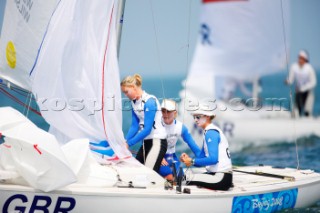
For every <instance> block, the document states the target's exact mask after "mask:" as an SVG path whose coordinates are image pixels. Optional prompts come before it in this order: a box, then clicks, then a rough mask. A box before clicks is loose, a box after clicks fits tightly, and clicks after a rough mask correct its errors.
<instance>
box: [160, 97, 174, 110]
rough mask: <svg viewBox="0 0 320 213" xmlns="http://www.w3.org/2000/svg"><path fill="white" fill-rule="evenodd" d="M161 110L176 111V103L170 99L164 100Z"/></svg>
mask: <svg viewBox="0 0 320 213" xmlns="http://www.w3.org/2000/svg"><path fill="white" fill-rule="evenodd" d="M161 109H166V110H168V111H175V110H177V108H176V102H175V101H173V100H170V99H163V101H162V103H161Z"/></svg>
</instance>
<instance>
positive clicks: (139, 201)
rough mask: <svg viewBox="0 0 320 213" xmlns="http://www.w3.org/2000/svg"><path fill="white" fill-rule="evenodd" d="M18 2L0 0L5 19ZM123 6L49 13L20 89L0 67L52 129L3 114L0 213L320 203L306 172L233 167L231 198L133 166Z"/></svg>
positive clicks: (68, 5)
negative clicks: (127, 132) (121, 47)
mask: <svg viewBox="0 0 320 213" xmlns="http://www.w3.org/2000/svg"><path fill="white" fill-rule="evenodd" d="M26 2H28V1H20V3H21V4H26ZM15 4H17V2H13V1H11V2H9V1H8V2H7V5H6V15H7V11H8V10H7V8H10V12H8V13H9V14H10V15H16V17H17V18H18V19H19V18H20V19H21V17H22V16H21V12H20V10H19V8H22V7H16V6H17V5H15ZM120 5H121V4H120V2H119V1H117V0H96V1H84V0H68V1H63V0H60V1H57V3H56V4H53V6H52V7H51V9H49V10H48V11H47V13H46V14H47V15H46V16H45V17H46V20H47V25H43V26H42V27H41V29H42V32H41V33H40V35H42V36H40V37H39V39H38V40H37V41H34V43H35V45H36V44H37V45H38V48H37V51H36V53H35V55H34V58H33V59H34V63H30V64H31V65H32V66H31V67H28V68H26V70H25V73H24V77H21V78H23V79H24V78H25V79H24V80H23V82H24V83H22V81H19V80H15V81H14V80H11V78H12V79H16V78H15V75H18V74H14V75H13V76H12V77H9V75H10V74H7V75H6V74H5V72H6V71H2V69H1V76H2V77H3V78H5V79H6V80H8V81H10V82H11V83H13V84H15V85H17V86H21V87H22V88H24V89H28V90H30V91H32V93H33V94H35V96H36V97H37V101H38V105H39V107H40V108H41V109H42V110H41V114H42V116H43V117H44V118H45V119H46V121H47V122H48V123H49V124H50V130H49V132H46V131H44V130H41V129H39V128H38V127H36V126H35V125H34V124H32V122H31V121H29V119H28V118H26V116H25V115H23V114H21V113H20V112H18V111H17V110H15V109H13V108H11V107H1V108H0V117H1V122H0V132H1V137H2V140H3V141H2V144H1V145H0V169H1V170H0V180H1V182H0V194H1V196H0V207H1V209H2V211H3V212H35V211H43V212H97V213H99V212H106V211H111V212H129V211H130V212H131V211H133V212H151V211H152V212H154V211H156V212H160V211H161V212H162V211H172V208H173V207H174V208H175V211H176V212H195V211H196V212H209V211H212V212H243V211H246V212H266V211H267V212H275V211H279V210H281V209H287V208H299V207H306V206H310V205H312V204H314V203H315V202H317V201H318V200H320V195H319V193H318V192H319V190H320V174H318V173H316V172H314V171H312V170H297V169H290V168H284V169H280V168H272V167H270V166H252V167H239V168H235V169H234V187H233V188H232V189H231V190H229V191H216V190H208V189H205V188H198V187H195V186H189V185H183V186H182V188H183V189H182V190H179V188H178V187H175V186H173V188H168V187H165V181H164V179H163V178H162V177H160V176H159V175H158V174H157V173H155V172H154V171H153V170H150V169H148V168H146V167H144V166H142V165H141V164H139V163H137V161H136V160H135V159H134V158H133V157H132V155H131V153H130V152H129V151H128V150H127V149H126V147H125V144H124V138H123V133H122V131H121V121H122V118H121V101H120V100H121V96H120V88H119V87H120V84H119V67H118V63H117V41H118V40H117V36H116V35H117V33H116V32H117V29H119V28H117V25H118V23H119V19H120V17H122V12H123V7H122V6H120ZM20 6H21V5H20ZM40 6H41V1H40V0H39V1H36V0H33V1H32V7H33V8H37V7H38V8H40ZM17 8H18V9H17ZM29 8H31V6H30V5H29ZM39 10H40V11H41V9H39ZM29 12H30V20H29V22H25V20H24V19H22V20H21V21H22V23H27V24H28V23H29V24H30V23H31V18H32V17H33V14H31V13H33V12H34V13H37V12H39V11H38V10H31V9H30V11H29ZM22 18H23V17H22ZM6 20H7V19H6V17H5V19H4V22H6ZM97 20H99V21H97ZM20 24H21V23H20ZM20 26H21V25H20ZM18 27H19V26H18ZM31 29H32V28H31ZM5 30H7V29H2V32H4V31H5ZM118 32H119V31H118ZM7 35H8V36H10V34H7ZM18 40H19V39H18ZM10 41H11V43H12V44H10V48H9V49H10V51H11V52H10V54H8V55H9V56H10V58H11V59H12V58H13V60H10V61H15V60H14V59H15V56H16V64H19V63H21V62H19V58H18V56H19V55H18V52H19V50H20V49H19V48H18V43H17V42H16V41H17V40H16V39H14V38H13V37H11V38H10ZM16 43H17V47H16V48H12V47H15V44H16ZM3 44H8V40H6V38H5V36H1V46H0V47H1V51H3V48H2V47H3V46H6V45H3ZM13 50H16V53H17V54H15V51H13ZM4 66H5V67H6V68H7V70H10V69H11V71H12V69H14V68H12V67H7V66H10V64H8V63H6V64H5V65H4ZM13 67H14V66H13ZM2 68H3V67H2ZM21 68H23V66H21ZM28 69H29V70H28ZM3 70H4V69H3ZM6 73H10V72H9V71H7V72H6ZM13 73H14V72H13ZM26 82H27V83H26ZM25 83H26V84H25ZM65 103H68V104H66V105H64V104H65ZM99 103H101V104H100V105H99ZM65 106H67V108H66V107H65ZM105 139H107V140H108V142H109V145H110V148H111V149H112V150H113V151H114V155H113V156H110V158H105V156H99V155H95V154H94V153H93V152H91V151H90V149H89V144H90V143H89V142H90V141H101V140H105ZM53 163H54V164H53ZM191 170H193V172H201V169H199V170H200V171H198V170H197V169H188V170H187V171H185V174H186V175H192V174H191V173H190V171H191Z"/></svg>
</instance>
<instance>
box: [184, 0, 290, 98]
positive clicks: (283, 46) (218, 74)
mask: <svg viewBox="0 0 320 213" xmlns="http://www.w3.org/2000/svg"><path fill="white" fill-rule="evenodd" d="M201 11H202V12H201V18H200V35H199V37H198V41H197V45H196V50H195V53H194V57H193V60H192V63H191V66H190V70H189V73H188V77H187V79H186V85H185V89H186V91H183V92H182V93H181V98H183V99H184V98H186V99H190V98H198V100H199V98H220V97H221V96H222V95H221V93H222V91H221V90H222V89H224V90H228V89H233V88H227V87H234V86H235V84H236V82H238V81H240V80H241V81H243V80H246V81H248V80H254V79H256V78H258V77H260V76H262V75H266V74H270V73H273V72H276V71H282V70H283V69H285V67H286V62H287V61H286V56H287V54H286V52H288V49H287V48H288V42H289V37H288V35H287V34H288V32H289V22H288V18H289V3H288V1H286V0H285V1H278V0H269V1H261V0H248V1H247V0H237V1H232V0H231V1H230V0H229V1H228V0H203V5H202V8H201ZM195 82H197V83H195ZM198 82H201V84H199V83H198ZM203 85H206V88H204V86H203ZM223 87H224V88H223Z"/></svg>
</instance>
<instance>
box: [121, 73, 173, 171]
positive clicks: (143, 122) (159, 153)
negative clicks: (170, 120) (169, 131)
mask: <svg viewBox="0 0 320 213" xmlns="http://www.w3.org/2000/svg"><path fill="white" fill-rule="evenodd" d="M121 90H122V92H123V93H124V94H125V95H126V96H127V97H128V98H129V99H130V100H131V104H132V122H131V126H130V129H129V131H128V134H127V136H126V140H127V144H128V147H129V146H133V145H135V144H136V143H138V142H139V141H143V142H142V146H141V147H140V149H139V151H138V153H137V156H136V158H137V160H138V161H139V162H141V163H142V164H144V165H145V166H147V167H149V168H151V169H153V170H154V171H156V172H158V173H159V169H160V165H161V161H162V159H163V157H164V155H165V153H166V151H167V140H166V130H165V128H164V126H163V124H162V122H161V117H162V115H161V108H160V104H159V101H158V99H157V98H156V97H155V96H153V95H150V94H148V93H147V92H145V91H144V90H143V89H142V78H141V76H140V75H138V74H135V75H133V76H127V77H125V78H124V79H123V80H122V81H121Z"/></svg>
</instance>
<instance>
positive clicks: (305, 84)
mask: <svg viewBox="0 0 320 213" xmlns="http://www.w3.org/2000/svg"><path fill="white" fill-rule="evenodd" d="M293 82H295V105H296V107H297V108H298V111H299V115H300V116H312V112H313V104H314V88H315V87H316V85H317V78H316V74H315V71H314V69H313V67H312V66H311V64H310V63H309V55H308V52H307V51H305V50H301V51H300V52H299V55H298V61H297V62H296V63H294V64H293V65H292V66H291V68H290V72H289V76H288V78H287V80H286V83H287V84H292V83H293Z"/></svg>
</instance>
